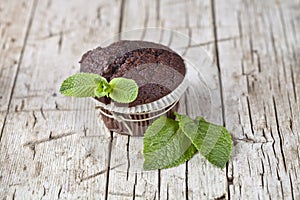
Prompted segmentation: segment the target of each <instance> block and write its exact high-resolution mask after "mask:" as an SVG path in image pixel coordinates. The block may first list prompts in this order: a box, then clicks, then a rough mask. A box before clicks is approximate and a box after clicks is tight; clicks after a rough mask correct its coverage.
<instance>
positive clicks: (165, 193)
mask: <svg viewBox="0 0 300 200" xmlns="http://www.w3.org/2000/svg"><path fill="white" fill-rule="evenodd" d="M143 27H164V28H168V29H172V30H177V31H179V32H181V33H184V34H186V35H189V36H191V37H192V38H193V40H194V41H195V42H196V44H193V45H189V44H187V47H188V50H189V49H192V48H199V47H202V48H204V49H205V50H207V52H208V54H210V56H211V57H212V58H213V60H214V62H215V67H213V66H212V67H211V68H209V69H203V73H202V75H203V76H204V78H205V80H207V81H208V82H207V83H208V87H209V88H210V90H211V96H212V101H213V102H212V113H211V115H210V119H209V120H210V121H212V122H215V123H218V124H221V125H225V126H226V127H227V128H228V129H229V130H230V132H231V134H232V137H233V139H234V147H233V153H232V156H231V159H230V162H229V163H228V166H227V167H226V169H224V170H220V169H216V168H215V167H212V166H211V165H210V164H209V163H207V162H206V161H205V160H204V159H203V158H202V157H201V156H200V155H196V156H195V157H194V158H193V159H192V160H190V161H189V162H188V163H186V164H184V165H181V166H179V167H177V168H173V169H168V170H160V171H152V172H141V171H135V170H134V169H131V168H132V167H131V166H133V163H134V162H135V157H134V156H135V155H136V152H137V151H138V150H139V149H140V148H141V146H140V145H141V140H140V139H139V138H130V137H125V136H120V135H117V134H114V133H110V132H108V131H107V130H106V129H105V128H104V127H103V124H102V123H100V122H99V119H98V113H97V112H96V111H95V110H94V105H93V103H92V102H91V101H90V100H89V99H74V98H66V97H63V96H61V95H60V94H59V93H58V88H59V84H60V82H61V81H62V80H63V79H64V78H66V77H67V76H68V75H71V74H73V73H76V72H78V69H79V65H78V60H79V59H80V57H81V55H82V53H83V52H84V51H86V50H88V49H92V48H94V47H95V46H97V45H98V44H99V43H100V42H101V41H102V40H103V39H105V38H107V37H110V36H111V35H113V34H116V33H118V32H121V31H126V30H132V29H135V28H143ZM145 35H146V33H144V36H145ZM299 58H300V2H299V1H296V0H288V1H283V0H282V1H280V0H276V1H275V0H274V1H271V0H268V1H260V0H246V1H242V0H230V1H222V0H201V1H200V0H199V1H191V0H190V1H188V0H186V1H179V0H173V1H171V0H161V1H159V0H156V1H150V0H149V1H138V0H112V1H104V0H100V1H80V0H73V1H61V0H48V1H46V0H45V1H42V0H26V1H25V0H19V1H17V0H10V1H4V0H1V1H0V131H1V132H0V199H300V177H299V174H300V156H299V155H300V114H299V113H300V112H299V111H300V60H299ZM190 112H192V111H190Z"/></svg>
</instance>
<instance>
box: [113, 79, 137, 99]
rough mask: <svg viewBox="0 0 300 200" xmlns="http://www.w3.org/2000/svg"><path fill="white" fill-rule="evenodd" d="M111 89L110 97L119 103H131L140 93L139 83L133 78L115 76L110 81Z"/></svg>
mask: <svg viewBox="0 0 300 200" xmlns="http://www.w3.org/2000/svg"><path fill="white" fill-rule="evenodd" d="M109 85H110V86H111V91H110V93H109V97H110V98H112V99H113V100H115V101H116V102H119V103H130V102H132V101H134V100H135V99H136V97H137V95H138V85H137V84H136V82H135V81H134V80H132V79H127V78H114V79H112V80H111V81H110V82H109Z"/></svg>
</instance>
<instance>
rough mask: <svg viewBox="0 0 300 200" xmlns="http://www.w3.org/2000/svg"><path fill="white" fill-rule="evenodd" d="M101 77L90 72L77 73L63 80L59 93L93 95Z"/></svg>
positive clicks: (76, 95)
mask: <svg viewBox="0 0 300 200" xmlns="http://www.w3.org/2000/svg"><path fill="white" fill-rule="evenodd" d="M101 78H102V77H101V76H100V75H97V74H91V73H78V74H74V75H72V76H70V77H69V78H67V79H66V80H64V81H63V83H62V85H61V86H60V90H59V91H60V93H61V94H63V95H65V96H74V97H94V96H95V89H96V88H97V87H98V82H99V80H100V79H101Z"/></svg>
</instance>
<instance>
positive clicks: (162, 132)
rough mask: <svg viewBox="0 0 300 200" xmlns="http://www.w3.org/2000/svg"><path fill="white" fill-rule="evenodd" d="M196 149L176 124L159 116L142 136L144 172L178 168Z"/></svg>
mask: <svg viewBox="0 0 300 200" xmlns="http://www.w3.org/2000/svg"><path fill="white" fill-rule="evenodd" d="M196 151H197V150H196V148H195V147H194V145H193V144H192V143H191V141H190V140H189V138H188V137H186V136H185V135H184V133H183V132H182V131H181V129H179V126H178V122H176V121H175V120H173V119H169V118H167V117H165V116H161V117H160V118H158V119H157V120H155V121H154V122H153V123H152V125H151V126H149V127H148V129H147V130H146V133H145V135H144V149H143V155H144V165H143V168H144V170H154V169H164V168H170V167H175V166H178V165H180V164H182V163H184V162H185V161H187V160H189V159H190V158H191V157H192V156H193V155H194V154H195V153H196Z"/></svg>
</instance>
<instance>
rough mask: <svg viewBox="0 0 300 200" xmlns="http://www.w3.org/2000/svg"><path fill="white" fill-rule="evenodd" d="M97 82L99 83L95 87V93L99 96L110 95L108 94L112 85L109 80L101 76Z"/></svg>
mask: <svg viewBox="0 0 300 200" xmlns="http://www.w3.org/2000/svg"><path fill="white" fill-rule="evenodd" d="M97 83H98V86H97V88H95V91H94V93H95V95H96V96H97V97H99V98H100V97H104V96H108V94H109V93H110V91H111V86H110V85H109V83H108V82H107V80H106V79H105V78H104V77H101V78H99V79H97Z"/></svg>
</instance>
